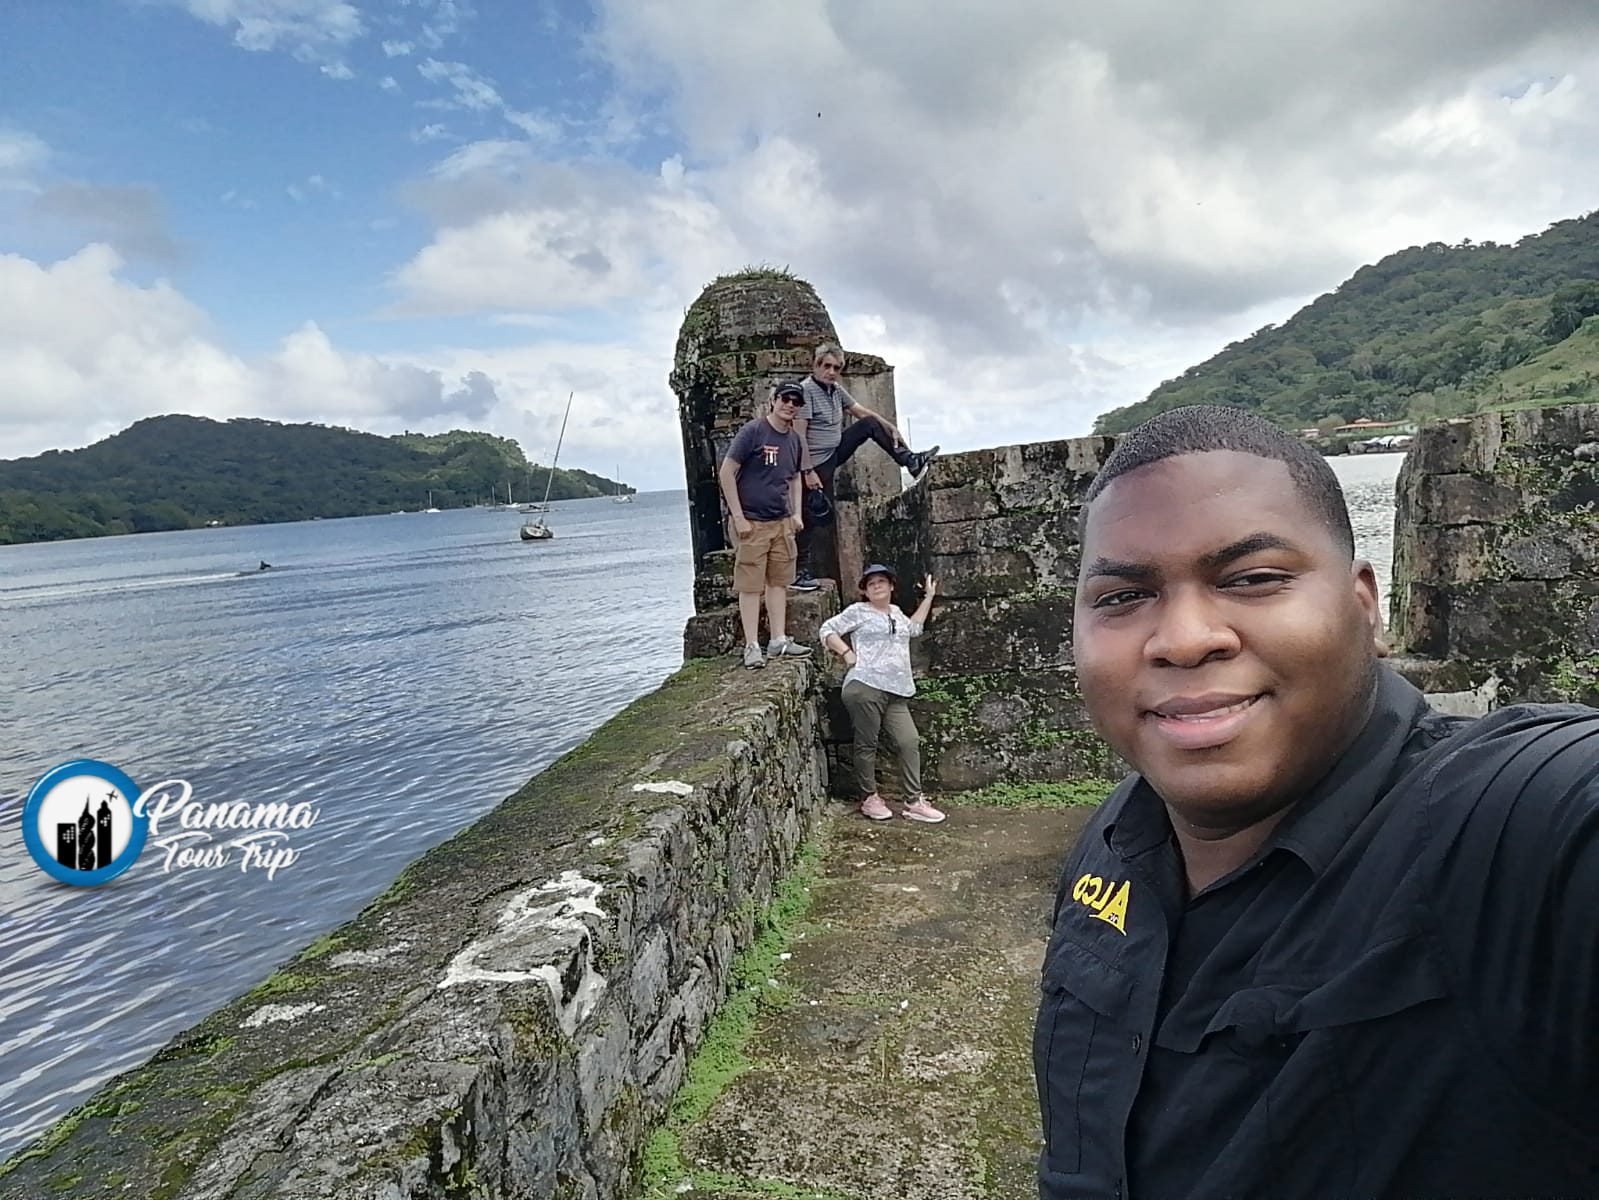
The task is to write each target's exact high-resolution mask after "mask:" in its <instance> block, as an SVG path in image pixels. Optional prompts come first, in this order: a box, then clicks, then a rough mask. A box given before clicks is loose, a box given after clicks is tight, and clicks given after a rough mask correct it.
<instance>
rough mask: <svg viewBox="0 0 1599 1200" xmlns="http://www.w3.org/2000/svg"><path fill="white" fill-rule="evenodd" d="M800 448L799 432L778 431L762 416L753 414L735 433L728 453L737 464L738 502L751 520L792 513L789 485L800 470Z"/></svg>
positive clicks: (779, 518) (768, 518)
mask: <svg viewBox="0 0 1599 1200" xmlns="http://www.w3.org/2000/svg"><path fill="white" fill-rule="evenodd" d="M800 449H801V448H800V437H799V434H797V433H795V432H794V431H793V430H792V429H790V430H789V431H788V432H787V433H780V432H778V430H777V429H775V428H774V427H773V425H772V423H771V422H770V421H768V420H767V419H766V418H765V417H756V418H755V419H754V420H753V421H751V422H750V423H749V424H748V425H746V426H744V428H743V429H740V430H739V431H738V433H737V434H736V435H735V436H734V438H733V444H732V445H730V446H729V447H728V448H727V457H728V458H729V459H731V460H732V461H733V462H736V463H737V464H738V503H739V507H740V508H742V509H743V510H744V515H745V516H746V517H748V518H749V519H750V520H752V521H781V520H782V519H783V518H784V517H789V516H793V513H792V512H791V511H790V510H789V504H788V488H789V483H790V482H791V481H792V480H793V478H794V476H796V475H798V474H799V465H800Z"/></svg>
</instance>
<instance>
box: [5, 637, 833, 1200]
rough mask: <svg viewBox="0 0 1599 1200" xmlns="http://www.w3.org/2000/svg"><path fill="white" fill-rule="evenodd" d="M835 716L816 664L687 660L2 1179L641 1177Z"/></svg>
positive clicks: (137, 1192)
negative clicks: (822, 694)
mask: <svg viewBox="0 0 1599 1200" xmlns="http://www.w3.org/2000/svg"><path fill="white" fill-rule="evenodd" d="M817 740H818V739H817V730H816V703H815V689H814V684H813V681H812V671H811V668H810V667H808V666H806V665H804V664H797V665H796V664H789V665H784V666H781V667H774V668H772V669H769V670H767V671H765V672H762V673H761V674H760V675H759V676H753V677H752V676H750V675H747V674H744V673H743V672H740V671H737V670H727V669H724V668H722V667H720V666H719V665H716V664H711V663H696V664H690V665H689V666H688V667H686V668H685V669H684V670H683V671H681V672H679V674H678V675H676V676H674V677H673V678H672V679H671V680H669V681H668V682H667V683H666V684H665V685H664V686H663V687H662V688H661V689H660V690H659V691H657V692H655V693H653V694H652V695H650V696H647V697H645V698H643V699H641V700H639V701H637V702H636V703H634V704H633V705H631V706H630V707H629V708H627V709H625V710H624V711H623V712H622V713H621V714H619V715H618V716H617V717H615V718H614V719H613V720H612V721H610V722H609V723H607V724H606V725H605V726H604V727H603V728H602V729H601V730H600V731H599V732H598V733H596V734H595V735H594V736H593V737H592V738H590V739H589V740H588V741H587V742H585V743H584V744H583V745H582V746H581V747H579V748H578V749H577V750H574V751H573V752H572V753H570V754H568V755H566V756H565V757H564V758H562V759H561V760H560V761H559V762H557V763H556V764H555V765H554V766H552V767H550V768H549V769H548V770H547V771H545V772H544V773H542V774H540V775H539V776H538V777H537V778H535V779H534V780H533V781H532V782H531V783H529V784H528V785H527V786H526V787H524V788H523V789H522V790H521V791H520V792H518V793H517V794H516V795H515V796H513V797H511V798H510V799H509V800H507V801H506V802H505V803H504V804H502V805H501V806H500V807H499V808H497V809H495V810H494V811H493V812H492V813H490V814H489V815H488V816H486V817H485V818H483V819H482V820H481V821H479V822H477V823H476V824H475V825H473V826H471V827H470V828H468V829H467V830H465V831H463V832H462V833H460V834H458V835H457V836H455V837H454V838H452V839H451V840H450V841H448V842H446V843H444V844H443V845H441V846H439V847H437V848H435V849H434V850H432V851H430V852H429V853H428V854H426V855H425V856H424V857H422V858H421V859H420V860H418V861H417V862H416V863H414V864H412V865H411V866H410V867H409V868H408V869H407V870H406V871H405V872H404V873H403V874H402V875H401V876H400V878H399V880H398V881H397V882H396V884H395V885H394V887H393V888H392V889H390V891H389V892H388V893H387V894H385V895H384V896H382V897H380V898H379V899H378V900H376V901H375V902H373V904H371V905H370V906H369V907H368V908H367V909H366V910H365V911H364V912H363V913H362V914H361V915H360V916H359V917H357V918H356V919H355V920H354V921H353V922H351V923H350V924H348V925H346V926H345V927H343V928H342V929H340V930H338V931H337V932H336V933H335V934H333V935H332V936H331V937H328V938H324V939H323V940H321V941H320V942H318V943H317V944H316V945H314V946H312V947H311V948H310V949H308V950H306V951H305V952H303V953H302V954H301V955H300V956H299V957H298V958H296V959H295V960H294V961H293V962H291V963H289V964H288V965H287V966H286V967H285V968H284V969H283V970H282V971H280V972H279V973H278V974H276V975H274V976H273V977H272V978H271V979H269V980H267V981H266V982H265V983H264V984H262V985H261V986H260V987H258V988H256V989H255V990H254V991H252V992H250V993H248V994H247V995H245V996H243V997H241V998H240V999H239V1000H237V1001H235V1002H234V1003H232V1004H230V1005H228V1006H227V1007H226V1008H224V1009H222V1010H221V1011H219V1012H217V1013H215V1014H213V1015H212V1016H210V1017H208V1018H206V1019H205V1020H204V1021H202V1022H201V1023H200V1024H198V1025H197V1026H195V1027H194V1028H192V1029H191V1030H189V1031H188V1032H186V1033H184V1034H182V1035H181V1036H179V1037H178V1038H176V1039H175V1040H174V1041H173V1042H172V1043H171V1044H170V1045H168V1046H167V1047H166V1049H164V1050H163V1051H161V1052H160V1053H159V1054H157V1055H156V1056H155V1058H154V1059H153V1060H152V1061H151V1062H149V1063H148V1064H146V1065H145V1066H143V1067H141V1068H139V1069H138V1070H135V1071H133V1072H130V1073H128V1074H126V1075H124V1076H122V1077H120V1078H119V1079H117V1080H115V1081H113V1082H112V1083H111V1084H109V1085H107V1086H106V1087H105V1088H103V1089H102V1090H101V1092H100V1093H99V1094H98V1095H97V1096H95V1097H94V1098H93V1099H92V1100H91V1101H90V1102H89V1103H88V1104H86V1105H84V1106H83V1107H81V1108H80V1109H78V1110H77V1111H76V1112H74V1113H73V1114H71V1115H70V1116H69V1117H67V1118H66V1119H65V1120H63V1121H62V1122H60V1123H59V1124H58V1125H57V1126H56V1127H55V1128H54V1129H52V1130H51V1131H50V1132H48V1133H47V1134H45V1135H44V1137H43V1138H42V1139H40V1140H39V1141H38V1142H37V1143H36V1144H35V1145H34V1146H33V1147H32V1148H30V1149H29V1150H26V1151H24V1152H22V1153H21V1154H19V1155H17V1156H16V1157H14V1158H13V1159H12V1160H10V1161H9V1162H8V1163H7V1164H5V1166H4V1167H3V1168H0V1170H3V1174H0V1197H3V1198H4V1200H43V1198H44V1197H49V1196H56V1195H66V1196H72V1197H74V1200H93V1198H97V1197H118V1198H125V1197H128V1196H137V1197H139V1198H140V1200H170V1198H175V1197H182V1198H184V1200H225V1198H226V1200H243V1198H244V1197H250V1198H251V1200H330V1198H334V1197H337V1198H339V1200H368V1198H370V1200H379V1198H381V1200H421V1198H424V1197H425V1198H428V1200H445V1198H449V1200H464V1198H467V1197H477V1198H481V1200H489V1198H493V1197H502V1196H503V1197H511V1196H517V1197H540V1198H543V1197H552V1198H572V1200H576V1198H577V1197H590V1198H595V1200H600V1198H607V1197H619V1196H624V1195H626V1194H628V1190H629V1187H630V1185H631V1183H632V1181H633V1179H634V1177H635V1173H636V1168H637V1165H638V1156H639V1153H640V1148H641V1146H642V1143H643V1138H644V1135H645V1134H646V1133H647V1132H648V1130H649V1128H650V1127H651V1126H652V1125H653V1123H654V1122H655V1121H656V1119H657V1118H658V1117H659V1116H660V1114H661V1113H662V1111H663V1109H664V1106H665V1105H666V1104H667V1102H668V1101H669V1099H670V1098H671V1096H672V1095H673V1093H674V1091H675V1090H676V1088H677V1087H678V1085H679V1084H680V1083H681V1081H682V1079H683V1074H684V1069H685V1064H686V1062H687V1059H688V1056H689V1054H690V1053H691V1052H692V1050H693V1049H694V1047H695V1044H696V1043H697V1041H698V1040H699V1038H700V1035H701V1032H702V1030H703V1029H704V1028H705V1025H706V1022H707V1020H708V1019H709V1017H710V1016H711V1014H713V1013H714V1012H715V1011H716V1009H717V1008H718V1006H719V1005H720V1003H721V1000H722V998H723V996H724V994H725V990H726V988H727V986H728V981H729V972H730V969H731V966H732V963H733V960H734V957H735V955H737V954H738V953H739V951H740V950H741V949H743V948H744V947H746V946H747V945H748V944H749V943H750V941H751V940H752V938H753V936H754V934H755V930H756V927H757V922H758V916H759V914H760V912H761V911H762V909H763V908H764V906H766V905H767V904H768V903H769V902H770V901H771V899H772V897H773V895H774V889H775V887H776V884H777V882H778V881H779V880H780V879H781V878H782V876H783V875H784V874H785V873H786V872H787V871H788V869H789V868H790V866H791V864H792V863H793V861H794V858H795V855H796V852H797V850H798V848H799V846H800V845H801V842H802V840H803V839H804V838H805V837H806V836H807V832H808V830H809V829H810V828H811V826H812V821H813V818H814V817H815V816H816V814H817V813H818V811H819V806H820V802H821V798H822V791H823V784H822V773H821V760H820V756H819V753H818V750H817ZM640 789H642V790H640Z"/></svg>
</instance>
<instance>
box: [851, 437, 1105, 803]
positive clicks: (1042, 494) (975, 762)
mask: <svg viewBox="0 0 1599 1200" xmlns="http://www.w3.org/2000/svg"><path fill="white" fill-rule="evenodd" d="M1113 444H1114V443H1113V440H1112V439H1111V438H1107V437H1092V438H1074V439H1070V440H1066V441H1059V442H1036V443H1031V444H1028V445H1020V446H1004V447H1000V448H998V449H994V450H975V451H971V452H970V453H966V454H958V455H952V456H949V457H947V458H941V459H939V460H938V461H937V462H935V463H934V464H933V468H932V470H931V471H930V472H929V473H928V476H927V478H926V479H925V480H924V481H923V482H922V483H921V484H920V485H918V486H917V487H915V488H912V489H911V490H910V491H908V492H906V493H905V494H904V495H903V496H901V497H898V498H896V499H895V500H893V501H892V502H890V503H887V504H882V505H880V506H879V507H877V508H876V509H875V510H873V511H872V512H871V513H869V515H868V519H867V534H866V545H867V547H868V550H869V552H870V553H871V554H872V555H873V557H876V558H880V559H882V560H883V561H885V562H889V563H893V564H895V565H896V566H897V568H898V569H899V571H900V590H899V592H898V594H897V600H898V602H899V604H900V606H901V607H902V608H905V609H906V610H907V611H909V610H910V608H911V607H913V606H914V604H915V603H916V602H917V601H918V599H919V591H918V589H919V586H920V582H921V575H922V574H923V573H926V572H931V573H932V574H933V575H935V576H936V577H937V578H938V579H939V582H940V594H939V599H938V602H937V603H936V605H935V607H934V610H933V617H932V619H931V621H930V622H929V624H928V629H927V633H926V635H925V636H923V637H921V638H919V639H917V640H916V641H914V642H913V643H912V662H913V664H914V665H915V667H916V669H917V673H918V677H919V678H920V679H921V683H920V685H919V695H918V697H917V698H916V699H915V700H914V701H913V702H912V706H911V707H912V712H913V713H914V714H915V715H916V719H917V724H918V727H919V728H920V729H921V731H922V751H923V753H922V759H923V772H922V773H923V780H924V783H925V784H926V785H927V786H928V787H930V788H932V789H942V790H964V789H971V788H978V787H984V786H987V785H988V784H991V783H999V782H1022V781H1029V782H1039V781H1050V782H1053V781H1061V780H1071V779H1082V778H1085V777H1089V778H1106V777H1108V778H1115V777H1116V776H1117V775H1118V774H1119V773H1120V771H1121V769H1122V768H1121V765H1120V763H1119V762H1118V761H1117V760H1116V759H1115V756H1114V755H1112V754H1111V753H1110V752H1109V750H1108V749H1107V748H1106V747H1105V746H1104V744H1103V743H1102V742H1101V741H1100V739H1099V738H1098V736H1097V735H1096V734H1094V733H1093V731H1092V728H1091V727H1090V725H1089V721H1088V717H1087V713H1086V711H1085V710H1084V708H1083V705H1082V702H1081V699H1080V697H1079V696H1078V693H1077V681H1076V675H1075V672H1074V671H1073V670H1072V606H1073V598H1074V596H1075V592H1076V585H1077V569H1078V540H1077V518H1078V514H1079V512H1080V511H1081V507H1082V497H1083V494H1084V493H1085V492H1086V491H1087V489H1088V485H1089V484H1090V483H1091V482H1092V481H1093V478H1094V475H1095V474H1096V473H1097V472H1098V470H1099V468H1100V466H1101V464H1102V463H1103V462H1104V460H1105V458H1106V457H1107V456H1108V455H1109V453H1110V450H1111V447H1112V445H1113ZM846 728H847V727H846ZM846 749H847V748H846V747H844V746H842V745H839V746H837V747H835V754H836V755H837V756H838V758H839V760H840V767H843V760H844V759H846V758H847V753H846ZM849 774H850V773H849V772H848V770H847V768H845V769H842V770H840V771H839V772H838V777H840V778H848V777H849Z"/></svg>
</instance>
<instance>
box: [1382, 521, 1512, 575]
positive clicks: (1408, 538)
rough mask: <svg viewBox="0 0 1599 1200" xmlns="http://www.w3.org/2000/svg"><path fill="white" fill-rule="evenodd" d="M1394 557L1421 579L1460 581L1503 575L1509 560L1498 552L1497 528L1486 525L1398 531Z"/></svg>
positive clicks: (1410, 572)
mask: <svg viewBox="0 0 1599 1200" xmlns="http://www.w3.org/2000/svg"><path fill="white" fill-rule="evenodd" d="M1399 540H1400V542H1401V543H1402V544H1401V546H1400V547H1399V548H1398V550H1396V553H1395V561H1396V562H1398V561H1401V556H1402V561H1403V562H1404V563H1405V566H1406V571H1407V578H1409V579H1411V580H1414V581H1416V582H1418V583H1433V584H1457V583H1472V582H1476V581H1477V580H1482V579H1497V578H1502V577H1503V576H1504V575H1506V574H1507V573H1508V564H1506V563H1505V562H1503V561H1502V560H1501V559H1500V557H1499V555H1498V554H1497V553H1496V549H1495V542H1496V541H1497V540H1498V531H1497V530H1496V529H1493V528H1491V527H1489V526H1486V525H1418V526H1416V527H1414V528H1412V529H1410V530H1408V531H1406V532H1402V533H1401V534H1400V535H1399Z"/></svg>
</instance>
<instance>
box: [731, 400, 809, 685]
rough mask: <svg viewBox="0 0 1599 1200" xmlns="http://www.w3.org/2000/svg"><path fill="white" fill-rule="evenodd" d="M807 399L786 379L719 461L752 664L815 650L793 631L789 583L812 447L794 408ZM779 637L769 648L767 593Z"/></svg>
mask: <svg viewBox="0 0 1599 1200" xmlns="http://www.w3.org/2000/svg"><path fill="white" fill-rule="evenodd" d="M804 403H805V394H804V392H803V391H802V390H801V388H800V386H799V384H797V383H782V384H779V385H778V386H777V389H776V391H775V392H774V393H773V394H772V403H771V407H770V410H769V411H768V412H767V414H766V415H765V416H764V417H756V418H755V419H754V420H753V421H751V422H749V423H748V424H746V425H745V426H744V427H743V428H742V429H740V430H739V431H738V433H737V434H736V435H734V437H733V442H732V444H731V445H730V446H728V448H727V453H726V454H725V455H724V456H723V458H722V465H721V466H720V467H718V468H717V471H716V478H717V482H718V483H719V484H720V485H721V488H722V499H723V500H724V501H725V502H726V504H727V515H728V518H729V520H730V522H731V523H732V526H733V590H734V591H735V592H736V593H738V616H739V622H740V624H741V625H742V626H743V629H744V665H745V666H746V667H752V668H753V667H764V666H765V665H766V659H767V658H783V657H792V658H802V657H804V656H805V655H807V654H809V653H810V652H811V648H810V647H809V646H802V645H800V644H799V643H798V642H796V641H795V640H794V639H793V638H791V637H789V636H788V632H787V624H786V621H787V616H788V585H789V584H790V583H792V582H793V581H794V558H795V551H794V536H795V534H796V533H798V532H799V530H800V529H802V528H804V525H805V520H804V517H803V516H802V515H801V509H800V483H799V467H800V459H801V457H802V456H803V455H804V453H805V451H804V446H803V444H802V443H801V441H800V437H799V434H798V433H797V432H796V431H795V429H794V413H795V412H796V411H797V410H798V409H799V407H800V406H801V405H802V404H804ZM763 596H764V597H765V599H766V624H767V626H768V627H769V629H770V631H771V638H772V640H771V641H770V642H769V643H768V645H767V648H766V654H765V655H762V653H761V641H760V620H761V599H762V597H763Z"/></svg>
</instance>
